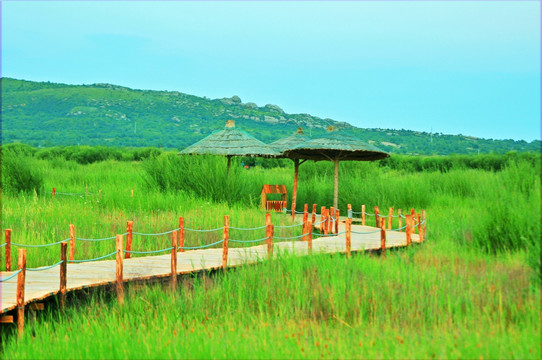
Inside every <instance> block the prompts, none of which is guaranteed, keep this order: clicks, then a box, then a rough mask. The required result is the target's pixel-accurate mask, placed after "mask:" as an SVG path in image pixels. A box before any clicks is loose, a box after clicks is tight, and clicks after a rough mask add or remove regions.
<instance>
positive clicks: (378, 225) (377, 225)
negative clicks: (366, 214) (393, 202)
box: [375, 206, 380, 227]
mask: <svg viewBox="0 0 542 360" xmlns="http://www.w3.org/2000/svg"><path fill="white" fill-rule="evenodd" d="M375 224H376V227H380V215H379V212H378V206H375Z"/></svg>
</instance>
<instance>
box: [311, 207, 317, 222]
mask: <svg viewBox="0 0 542 360" xmlns="http://www.w3.org/2000/svg"><path fill="white" fill-rule="evenodd" d="M315 221H316V204H312V219H311V223H313V224H314V222H315Z"/></svg>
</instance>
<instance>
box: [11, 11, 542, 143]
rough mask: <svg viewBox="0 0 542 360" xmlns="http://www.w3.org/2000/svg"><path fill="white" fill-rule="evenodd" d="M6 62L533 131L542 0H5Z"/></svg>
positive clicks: (327, 107)
mask: <svg viewBox="0 0 542 360" xmlns="http://www.w3.org/2000/svg"><path fill="white" fill-rule="evenodd" d="M1 61H2V62H1V66H2V76H6V77H14V78H19V79H27V80H35V81H52V82H63V83H69V84H92V83H101V82H105V83H112V84H118V85H123V86H128V87H132V88H137V89H154V90H177V91H182V92H185V93H189V94H194V95H199V96H207V97H209V98H221V97H226V96H228V97H229V96H233V95H238V96H239V97H241V99H242V101H243V102H249V101H250V102H255V103H256V104H258V105H259V106H263V105H265V104H276V105H279V106H280V107H282V108H283V109H284V110H285V111H286V112H288V113H309V114H311V115H315V116H319V117H322V118H326V117H328V118H332V119H334V120H338V121H346V122H349V123H351V124H353V125H355V126H359V127H371V128H372V127H379V128H396V129H409V130H417V131H428V132H429V131H431V129H433V131H434V132H442V133H445V134H464V135H471V136H477V137H484V138H495V139H509V138H511V139H516V140H519V139H524V140H527V141H531V140H533V139H540V108H541V107H540V3H539V2H538V1H525V2H506V1H489V2H465V1H457V2H455V1H454V2H449V1H448V2H445V1H438V2H428V1H423V2H409V1H407V2H388V1H386V2H368V1H359V2H333V3H331V2H291V3H284V2H268V1H266V2H185V1H180V2H176V1H167V2H142V1H137V2H136V1H122V2H95V1H94V2H90V1H89V2H76V1H73V2H72V1H57V2H47V1H43V2H36V1H4V2H2V58H1Z"/></svg>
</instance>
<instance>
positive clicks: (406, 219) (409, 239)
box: [405, 215, 412, 246]
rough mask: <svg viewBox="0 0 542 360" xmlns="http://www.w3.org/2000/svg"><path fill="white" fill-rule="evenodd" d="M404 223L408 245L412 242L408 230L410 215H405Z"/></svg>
mask: <svg viewBox="0 0 542 360" xmlns="http://www.w3.org/2000/svg"><path fill="white" fill-rule="evenodd" d="M405 225H406V228H405V232H406V244H407V246H408V245H410V243H411V242H412V239H411V236H410V230H411V228H410V215H407V216H405Z"/></svg>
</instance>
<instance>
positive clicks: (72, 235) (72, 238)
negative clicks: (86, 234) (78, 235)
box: [70, 224, 75, 260]
mask: <svg viewBox="0 0 542 360" xmlns="http://www.w3.org/2000/svg"><path fill="white" fill-rule="evenodd" d="M74 256H75V226H74V225H73V224H70V260H75V259H74Z"/></svg>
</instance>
